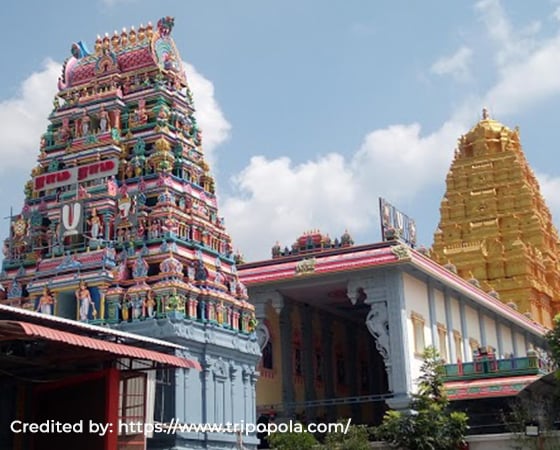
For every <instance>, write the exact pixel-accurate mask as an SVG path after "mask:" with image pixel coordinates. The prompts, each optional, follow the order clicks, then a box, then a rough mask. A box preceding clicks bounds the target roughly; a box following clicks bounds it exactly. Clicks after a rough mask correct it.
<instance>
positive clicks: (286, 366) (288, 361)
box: [280, 302, 295, 417]
mask: <svg viewBox="0 0 560 450" xmlns="http://www.w3.org/2000/svg"><path fill="white" fill-rule="evenodd" d="M280 349H281V350H280V351H281V355H282V403H283V404H288V406H286V408H285V410H284V412H285V414H286V415H287V416H289V417H292V416H293V414H294V409H293V407H291V406H289V404H291V403H293V402H294V400H295V390H294V372H293V364H294V359H293V357H294V355H293V348H292V304H291V303H290V302H284V307H283V308H282V311H281V312H280Z"/></svg>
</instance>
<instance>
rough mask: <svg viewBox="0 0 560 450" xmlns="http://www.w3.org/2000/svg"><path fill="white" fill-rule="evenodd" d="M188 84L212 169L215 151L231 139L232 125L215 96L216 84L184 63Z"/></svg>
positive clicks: (206, 155) (203, 144)
mask: <svg viewBox="0 0 560 450" xmlns="http://www.w3.org/2000/svg"><path fill="white" fill-rule="evenodd" d="M183 65H184V67H185V72H186V73H187V82H188V83H189V86H190V88H191V91H192V93H193V99H194V107H195V109H196V111H195V117H196V119H197V121H198V123H199V125H200V129H201V130H202V147H203V148H204V152H205V157H206V160H207V161H208V164H209V165H210V167H211V168H213V167H215V162H216V161H215V157H214V150H215V149H216V147H217V146H218V145H220V144H221V143H222V142H224V141H225V140H226V139H228V137H229V133H230V131H231V125H230V123H229V122H228V121H227V119H226V118H225V116H224V114H223V112H222V110H221V108H220V105H219V104H218V102H217V101H216V98H215V96H214V84H213V83H212V82H211V81H210V80H208V79H207V78H205V77H204V75H202V74H201V73H200V72H198V71H197V70H196V68H195V67H194V66H193V65H192V64H189V63H187V62H183Z"/></svg>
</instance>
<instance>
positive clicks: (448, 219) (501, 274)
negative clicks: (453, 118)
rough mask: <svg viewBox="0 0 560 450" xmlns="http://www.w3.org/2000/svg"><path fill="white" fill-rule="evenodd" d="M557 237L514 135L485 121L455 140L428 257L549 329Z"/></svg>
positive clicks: (559, 287) (558, 271)
mask: <svg viewBox="0 0 560 450" xmlns="http://www.w3.org/2000/svg"><path fill="white" fill-rule="evenodd" d="M558 249H559V244H558V233H557V231H556V229H555V227H554V225H553V224H552V217H551V214H550V211H549V209H548V208H547V206H546V204H545V202H544V199H543V197H542V195H541V193H540V189H539V184H538V182H537V179H536V177H535V174H534V173H533V171H532V170H531V168H530V167H529V164H528V162H527V160H526V158H525V155H524V153H523V150H522V147H521V142H520V138H519V131H518V129H517V128H516V129H514V130H511V129H509V128H508V127H506V126H504V125H502V124H501V123H499V122H497V121H495V120H493V119H491V118H490V117H489V115H488V112H487V111H486V110H484V111H483V116H482V120H481V121H480V122H479V123H477V124H476V125H475V126H474V127H473V128H472V129H471V130H470V131H469V132H468V133H466V134H465V135H464V136H462V137H461V138H460V139H459V144H458V148H457V150H456V152H455V157H454V159H453V162H452V164H451V168H450V170H449V173H448V175H447V179H446V192H445V194H444V197H443V201H442V203H441V219H440V223H439V225H438V229H437V231H436V232H435V235H434V245H433V249H432V257H433V258H434V259H435V260H436V261H438V262H439V263H440V264H443V265H447V267H449V268H450V269H452V270H456V271H457V272H458V274H459V275H460V276H462V277H463V278H465V279H468V280H472V282H473V283H479V284H480V287H481V288H482V289H483V290H485V291H487V292H493V293H494V295H498V296H499V298H500V299H501V300H502V301H503V302H505V303H508V304H510V306H512V307H514V308H516V309H518V310H519V311H520V312H522V313H525V314H527V315H529V317H531V318H532V319H533V320H535V321H537V322H539V323H541V324H543V325H545V326H547V327H551V326H552V317H553V316H554V314H555V313H556V312H558V303H557V302H558V301H560V268H559V262H558Z"/></svg>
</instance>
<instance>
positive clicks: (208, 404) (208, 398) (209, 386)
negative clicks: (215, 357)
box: [202, 357, 214, 423]
mask: <svg viewBox="0 0 560 450" xmlns="http://www.w3.org/2000/svg"><path fill="white" fill-rule="evenodd" d="M212 364H213V361H212V360H211V359H210V358H209V357H206V358H205V361H204V364H203V365H202V370H203V372H202V374H203V375H202V376H203V377H204V397H203V398H204V408H203V416H204V422H205V423H214V386H213V384H214V380H213V379H212Z"/></svg>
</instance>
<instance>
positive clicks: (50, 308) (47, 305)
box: [36, 286, 56, 315]
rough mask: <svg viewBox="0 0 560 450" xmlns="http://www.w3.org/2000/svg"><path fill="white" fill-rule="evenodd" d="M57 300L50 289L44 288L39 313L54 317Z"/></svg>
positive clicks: (38, 308) (38, 307) (38, 306)
mask: <svg viewBox="0 0 560 450" xmlns="http://www.w3.org/2000/svg"><path fill="white" fill-rule="evenodd" d="M55 303H56V300H55V298H54V296H53V295H52V294H51V293H50V291H49V288H48V287H46V286H45V287H44V288H43V294H42V295H41V297H40V298H39V304H38V305H37V310H36V311H37V312H41V313H43V314H48V315H52V314H54V305H55Z"/></svg>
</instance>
